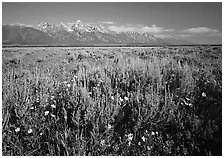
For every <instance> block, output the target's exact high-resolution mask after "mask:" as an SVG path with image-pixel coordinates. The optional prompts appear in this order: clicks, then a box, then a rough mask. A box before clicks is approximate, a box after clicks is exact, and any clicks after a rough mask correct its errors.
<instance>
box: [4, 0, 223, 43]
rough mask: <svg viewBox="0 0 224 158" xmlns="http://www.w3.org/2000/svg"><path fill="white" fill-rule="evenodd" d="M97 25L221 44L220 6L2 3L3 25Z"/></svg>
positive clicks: (212, 3) (114, 29)
mask: <svg viewBox="0 0 224 158" xmlns="http://www.w3.org/2000/svg"><path fill="white" fill-rule="evenodd" d="M78 19H80V20H81V21H83V22H84V23H99V24H103V25H106V26H107V27H108V28H109V29H110V30H113V31H116V32H120V31H123V32H126V31H136V32H140V33H144V32H149V33H151V34H153V35H156V36H157V37H160V38H177V39H178V38H179V39H184V40H188V41H192V42H195V43H202V44H221V43H222V3H221V2H206V3H205V2H199V3H195V2H189V3H185V2H184V3H183V2H159V3H155V2H131V3H129V2H124V3H119V2H107V3H104V2H85V3H81V2H73V3H71V2H64V3H62V2H60V3H59V2H57V3H56V2H40V3H39V2H35V3H29V2H19V3H16V2H3V3H2V24H14V23H21V24H25V25H37V24H38V23H40V22H41V21H46V22H49V23H51V24H57V23H60V22H64V23H73V22H75V21H76V20H78Z"/></svg>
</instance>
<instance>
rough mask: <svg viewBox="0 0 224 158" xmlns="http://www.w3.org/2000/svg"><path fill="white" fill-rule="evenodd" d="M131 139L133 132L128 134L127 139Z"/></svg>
mask: <svg viewBox="0 0 224 158" xmlns="http://www.w3.org/2000/svg"><path fill="white" fill-rule="evenodd" d="M132 139H133V134H132V133H129V134H128V141H132Z"/></svg>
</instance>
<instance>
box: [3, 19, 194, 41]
mask: <svg viewBox="0 0 224 158" xmlns="http://www.w3.org/2000/svg"><path fill="white" fill-rule="evenodd" d="M2 43H3V44H22V45H23V44H46V45H57V44H58V45H89V44H92V45H94V44H108V45H111V44H133V45H134V44H146V45H161V44H162V45H168V44H174V45H175V44H176V43H181V44H194V43H193V42H190V41H185V40H179V39H173V40H172V38H169V40H166V39H161V38H159V37H156V36H154V35H152V34H150V33H139V32H119V33H117V32H114V31H111V30H109V29H108V28H107V27H106V26H103V25H101V24H89V23H82V22H81V20H77V21H76V22H74V23H71V25H70V26H66V25H65V24H64V23H62V22H61V23H60V24H57V25H56V24H50V23H48V22H40V23H39V24H38V25H37V26H24V25H21V24H19V25H16V24H15V25H13V24H9V25H3V26H2Z"/></svg>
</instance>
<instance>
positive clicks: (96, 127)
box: [2, 46, 222, 156]
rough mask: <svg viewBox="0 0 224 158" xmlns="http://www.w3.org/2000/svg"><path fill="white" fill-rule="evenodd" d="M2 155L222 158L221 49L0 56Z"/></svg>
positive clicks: (67, 50)
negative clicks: (210, 157) (215, 157)
mask: <svg viewBox="0 0 224 158" xmlns="http://www.w3.org/2000/svg"><path fill="white" fill-rule="evenodd" d="M2 141H3V142H2V154H3V155H24V156H31V155H45V156H46V155H58V156H59V155H70V156H71V155H95V156H99V155H112V156H115V155H130V156H134V155H137V156H144V155H174V156H178V155H181V156H182V155H200V156H205V155H222V48H221V47H219V46H191V47H190V46H189V47H188V46H184V47H150V48H147V47H140V48H139V47H133V48H131V47H128V48H126V47H110V48H109V47H85V48H83V47H58V48H57V47H48V48H45V47H34V48H3V49H2Z"/></svg>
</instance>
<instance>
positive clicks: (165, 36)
mask: <svg viewBox="0 0 224 158" xmlns="http://www.w3.org/2000/svg"><path fill="white" fill-rule="evenodd" d="M156 37H159V38H171V37H172V36H171V35H162V34H161V35H156Z"/></svg>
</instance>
